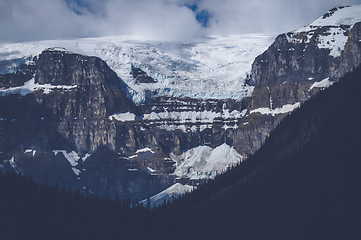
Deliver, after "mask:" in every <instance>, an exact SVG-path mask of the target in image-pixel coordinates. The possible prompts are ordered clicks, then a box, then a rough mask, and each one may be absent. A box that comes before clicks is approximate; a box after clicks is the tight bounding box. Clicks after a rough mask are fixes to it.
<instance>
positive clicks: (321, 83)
mask: <svg viewBox="0 0 361 240" xmlns="http://www.w3.org/2000/svg"><path fill="white" fill-rule="evenodd" d="M329 79H330V78H325V79H323V80H321V81H319V82H314V83H313V84H312V86H311V87H310V89H309V91H311V90H312V89H313V88H327V87H329V86H331V85H332V84H333V83H334V82H332V81H330V80H329Z"/></svg>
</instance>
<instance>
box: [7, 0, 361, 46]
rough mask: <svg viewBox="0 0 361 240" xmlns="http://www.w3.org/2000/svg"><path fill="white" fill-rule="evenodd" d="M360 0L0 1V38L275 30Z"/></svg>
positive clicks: (173, 36) (182, 36)
mask: <svg viewBox="0 0 361 240" xmlns="http://www.w3.org/2000/svg"><path fill="white" fill-rule="evenodd" d="M352 4H361V0H272V1H271V0H0V33H1V34H0V41H28V40H38V39H59V38H74V37H94V36H107V35H119V34H122V35H133V36H136V37H138V38H141V39H152V40H186V39H192V38H198V37H203V36H209V35H229V34H242V33H254V32H258V33H259V32H263V33H280V32H285V31H290V30H293V29H295V28H298V27H301V26H303V25H305V24H308V23H310V22H312V21H313V20H314V19H316V18H317V17H319V16H321V15H322V14H323V13H324V12H325V11H327V10H329V9H331V8H333V7H335V6H340V5H352Z"/></svg>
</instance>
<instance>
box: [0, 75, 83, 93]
mask: <svg viewBox="0 0 361 240" xmlns="http://www.w3.org/2000/svg"><path fill="white" fill-rule="evenodd" d="M74 88H77V85H73V86H67V85H51V84H38V83H35V79H34V78H32V79H30V80H29V81H27V82H25V83H24V85H22V86H18V87H11V88H2V89H0V96H6V95H10V94H20V95H21V96H25V95H27V94H29V93H32V92H34V91H37V90H42V91H43V93H44V94H49V93H51V92H52V91H53V90H54V89H60V90H71V89H74Z"/></svg>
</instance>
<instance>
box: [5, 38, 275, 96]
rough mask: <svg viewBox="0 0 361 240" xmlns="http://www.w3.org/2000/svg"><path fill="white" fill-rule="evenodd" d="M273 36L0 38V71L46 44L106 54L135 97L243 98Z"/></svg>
mask: <svg viewBox="0 0 361 240" xmlns="http://www.w3.org/2000/svg"><path fill="white" fill-rule="evenodd" d="M274 38H275V36H273V35H263V34H247V35H232V36H212V37H207V38H203V39H196V40H192V41H188V42H159V41H141V40H132V38H131V37H130V36H110V37H99V38H80V39H68V40H44V41H32V42H31V41H30V42H20V43H4V42H3V43H0V54H1V56H2V59H1V61H0V72H1V73H11V72H15V71H16V70H17V68H18V67H19V65H20V64H23V63H26V64H31V63H32V59H33V57H34V56H37V55H39V54H40V53H41V52H42V51H43V50H45V49H50V50H54V51H55V50H56V51H67V52H69V51H70V52H74V53H80V54H83V55H90V56H97V57H100V58H101V59H103V60H104V61H105V62H106V63H107V64H108V65H109V67H110V68H111V69H112V70H113V71H115V72H116V74H117V75H118V77H120V78H121V79H122V80H123V81H124V83H125V84H126V88H127V90H128V93H129V94H130V95H131V98H132V99H133V101H134V102H136V103H142V102H144V101H146V95H147V94H149V93H150V94H151V95H152V96H169V97H191V98H198V99H229V98H230V99H241V98H243V97H247V96H250V95H251V94H252V91H253V87H252V86H249V85H247V84H246V81H245V80H246V78H247V76H248V75H249V74H250V72H251V66H252V63H253V61H254V59H255V58H256V57H257V56H258V55H259V54H261V53H262V52H263V51H265V50H266V49H267V48H268V47H269V45H270V44H271V43H272V42H273V40H274ZM132 66H133V67H137V68H139V69H141V70H142V71H144V72H145V73H146V74H147V75H148V76H150V77H152V78H153V79H154V80H155V81H156V82H155V83H139V82H137V80H136V79H135V78H134V77H133V75H132Z"/></svg>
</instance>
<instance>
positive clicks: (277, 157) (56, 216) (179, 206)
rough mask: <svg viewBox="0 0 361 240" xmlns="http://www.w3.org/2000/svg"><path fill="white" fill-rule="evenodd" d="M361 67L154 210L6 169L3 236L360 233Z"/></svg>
mask: <svg viewBox="0 0 361 240" xmlns="http://www.w3.org/2000/svg"><path fill="white" fill-rule="evenodd" d="M360 104H361V69H360V68H357V69H355V71H354V72H353V73H351V74H348V75H347V76H345V77H344V78H343V79H341V80H340V81H339V82H338V83H335V84H334V85H333V86H331V87H329V88H328V89H326V90H324V91H322V92H320V93H319V94H318V95H317V96H316V97H314V98H313V99H311V100H310V101H308V102H306V103H305V104H303V106H302V107H301V108H299V109H297V110H295V111H294V112H293V113H292V114H290V115H288V116H287V117H286V118H285V119H284V120H283V121H282V122H281V124H280V125H279V126H278V127H277V128H276V129H275V130H274V131H273V132H272V133H271V135H270V137H269V138H268V139H267V140H266V142H265V144H264V145H263V146H262V148H261V149H260V150H259V151H257V152H256V153H255V154H254V155H253V156H251V157H249V158H248V159H247V160H246V161H244V162H243V163H242V164H240V165H239V166H237V167H235V168H233V169H231V170H230V171H228V172H227V173H225V174H222V175H220V176H218V177H217V178H216V179H215V180H212V181H209V182H208V183H206V184H204V185H202V186H201V187H200V188H199V189H197V190H195V191H194V192H192V193H191V194H187V195H185V196H184V197H182V198H180V199H177V200H176V201H174V203H173V204H167V205H166V206H163V207H160V208H157V209H154V210H151V211H150V210H148V209H146V208H144V207H140V206H138V207H133V209H131V207H130V203H129V202H127V201H125V202H123V203H121V202H119V201H111V200H106V199H103V200H100V199H98V198H97V197H95V196H87V197H85V196H82V195H80V194H77V193H71V192H68V191H64V190H58V189H56V188H55V187H46V186H39V185H37V184H35V183H33V182H32V181H31V180H28V179H24V178H23V177H20V176H15V175H8V176H3V177H0V194H1V195H0V208H1V210H0V234H1V239H361V230H360V229H361V106H360Z"/></svg>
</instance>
